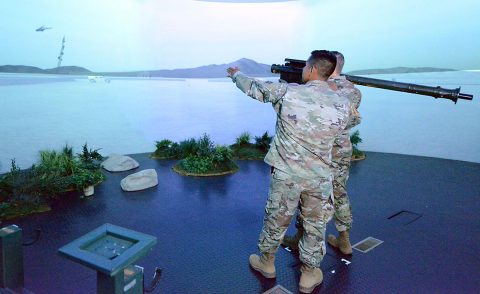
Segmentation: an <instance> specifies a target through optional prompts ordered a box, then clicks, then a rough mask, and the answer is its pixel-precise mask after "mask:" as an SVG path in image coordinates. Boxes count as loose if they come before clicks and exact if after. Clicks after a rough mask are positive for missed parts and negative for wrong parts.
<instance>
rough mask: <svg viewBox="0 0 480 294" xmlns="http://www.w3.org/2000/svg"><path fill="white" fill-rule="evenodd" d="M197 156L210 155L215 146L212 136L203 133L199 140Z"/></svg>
mask: <svg viewBox="0 0 480 294" xmlns="http://www.w3.org/2000/svg"><path fill="white" fill-rule="evenodd" d="M197 146H198V149H197V154H196V155H197V156H199V157H208V156H209V155H210V154H211V153H212V151H213V148H214V144H213V141H212V140H211V139H210V136H208V135H207V134H203V135H202V137H200V138H199V139H198V141H197Z"/></svg>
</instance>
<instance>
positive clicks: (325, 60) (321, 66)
mask: <svg viewBox="0 0 480 294" xmlns="http://www.w3.org/2000/svg"><path fill="white" fill-rule="evenodd" d="M308 63H310V64H312V65H313V66H315V68H316V69H317V71H318V74H319V75H320V76H321V77H323V78H325V79H328V77H330V75H331V74H332V73H333V71H334V70H335V67H336V66H337V57H336V56H335V54H333V53H332V52H330V51H328V50H314V51H312V53H311V55H310V57H309V58H308Z"/></svg>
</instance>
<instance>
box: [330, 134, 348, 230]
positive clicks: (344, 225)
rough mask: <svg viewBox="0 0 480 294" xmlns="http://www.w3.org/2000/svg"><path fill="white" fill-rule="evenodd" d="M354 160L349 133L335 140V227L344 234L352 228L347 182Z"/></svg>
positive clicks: (333, 159)
mask: <svg viewBox="0 0 480 294" xmlns="http://www.w3.org/2000/svg"><path fill="white" fill-rule="evenodd" d="M351 158H352V143H351V142H350V134H349V133H348V131H345V132H343V133H342V134H341V135H340V136H339V137H337V138H336V139H335V142H334V144H333V148H332V173H333V196H334V199H335V200H334V205H335V227H336V228H337V231H339V232H343V231H346V230H350V229H351V227H352V209H351V207H350V200H349V198H348V194H347V180H348V175H349V172H350V162H351Z"/></svg>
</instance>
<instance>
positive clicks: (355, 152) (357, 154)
mask: <svg viewBox="0 0 480 294" xmlns="http://www.w3.org/2000/svg"><path fill="white" fill-rule="evenodd" d="M350 142H352V157H353V159H355V160H360V159H363V158H365V153H364V152H363V151H361V150H359V149H358V147H357V145H358V144H359V143H362V138H360V132H359V131H358V130H356V131H355V132H354V133H353V134H352V135H350Z"/></svg>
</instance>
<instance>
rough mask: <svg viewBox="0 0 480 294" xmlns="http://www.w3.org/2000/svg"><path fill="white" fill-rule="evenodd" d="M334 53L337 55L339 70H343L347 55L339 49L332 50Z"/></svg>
mask: <svg viewBox="0 0 480 294" xmlns="http://www.w3.org/2000/svg"><path fill="white" fill-rule="evenodd" d="M332 53H333V54H335V56H336V57H337V69H338V72H342V69H343V65H344V64H345V56H343V54H342V53H340V52H338V51H332Z"/></svg>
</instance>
